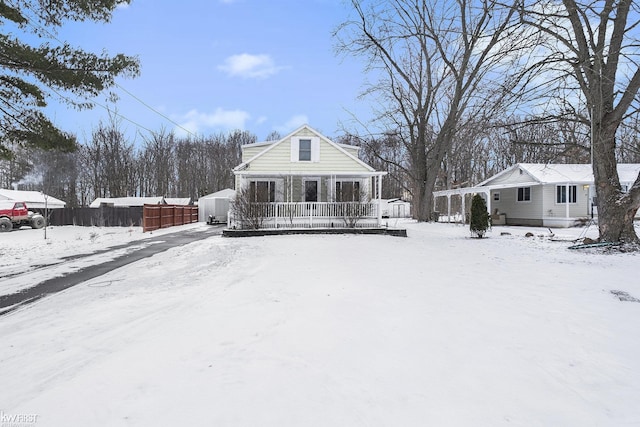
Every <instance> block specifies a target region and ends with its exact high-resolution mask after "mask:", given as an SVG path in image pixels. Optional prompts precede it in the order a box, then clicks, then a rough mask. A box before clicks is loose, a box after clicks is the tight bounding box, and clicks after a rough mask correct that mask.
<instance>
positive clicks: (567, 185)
mask: <svg viewBox="0 0 640 427" xmlns="http://www.w3.org/2000/svg"><path fill="white" fill-rule="evenodd" d="M564 191H565V196H566V197H565V200H564V201H565V212H564V217H565V218H567V219H569V184H565V185H564ZM576 192H577V190H576Z"/></svg>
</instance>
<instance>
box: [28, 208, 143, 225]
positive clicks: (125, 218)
mask: <svg viewBox="0 0 640 427" xmlns="http://www.w3.org/2000/svg"><path fill="white" fill-rule="evenodd" d="M29 210H31V211H34V212H38V213H40V214H42V215H43V216H45V215H46V216H47V223H48V224H50V225H56V226H60V225H79V226H85V227H94V226H95V227H129V226H138V227H139V226H142V206H133V207H126V208H116V207H109V206H103V207H100V208H89V207H82V208H62V209H48V210H47V211H46V212H45V210H44V209H29Z"/></svg>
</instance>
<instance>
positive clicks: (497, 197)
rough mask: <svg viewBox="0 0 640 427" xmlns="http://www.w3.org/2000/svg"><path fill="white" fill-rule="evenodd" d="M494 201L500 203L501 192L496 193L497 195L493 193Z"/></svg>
mask: <svg viewBox="0 0 640 427" xmlns="http://www.w3.org/2000/svg"><path fill="white" fill-rule="evenodd" d="M493 201H494V202H499V201H500V192H499V191H496V192H495V193H493Z"/></svg>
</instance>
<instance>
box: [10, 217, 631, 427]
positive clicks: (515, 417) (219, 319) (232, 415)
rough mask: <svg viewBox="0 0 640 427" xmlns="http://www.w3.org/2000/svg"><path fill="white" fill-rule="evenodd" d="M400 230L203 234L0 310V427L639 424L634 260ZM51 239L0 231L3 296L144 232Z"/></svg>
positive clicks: (452, 229)
mask: <svg viewBox="0 0 640 427" xmlns="http://www.w3.org/2000/svg"><path fill="white" fill-rule="evenodd" d="M402 225H404V226H406V227H407V228H408V234H409V237H408V238H396V237H388V236H358V235H345V236H340V235H325V236H323V235H317V236H271V237H257V238H239V239H231V238H222V237H212V238H210V239H206V240H202V241H199V242H196V243H192V244H190V245H187V246H182V247H178V248H174V249H171V250H169V251H167V252H164V253H161V254H158V255H155V256H153V257H151V258H147V259H145V260H144V261H140V262H136V263H134V264H130V265H128V266H126V267H123V268H120V269H118V270H116V271H113V272H111V273H109V274H107V275H104V276H102V277H99V278H96V279H93V280H91V281H89V282H86V283H84V284H81V285H78V286H75V287H73V288H70V289H67V290H66V291H64V292H62V293H59V294H56V295H54V296H51V297H47V298H44V299H42V300H39V301H38V302H37V303H34V304H32V305H30V306H27V307H25V308H21V309H19V310H17V311H14V312H12V313H10V314H7V315H4V316H1V317H0V342H1V343H2V345H1V346H0V384H1V386H0V412H1V413H0V416H1V417H3V418H2V419H0V426H1V425H2V423H3V422H4V423H7V421H6V420H8V419H9V418H7V417H12V416H13V417H15V416H18V415H24V416H26V415H32V416H37V419H36V422H35V423H31V422H30V423H28V424H23V425H30V426H37V427H41V426H76V425H77V426H80V425H83V426H84V425H91V426H103V425H109V426H129V425H132V426H170V425H171V426H173V425H191V426H200V425H215V426H258V425H259V426H425V425H429V426H431V425H433V426H440V425H446V426H500V425H505V426H506V425H508V426H632V425H640V405H638V401H639V400H640V340H639V339H638V338H640V333H639V332H638V325H639V324H640V303H638V302H632V301H621V300H620V299H619V298H617V297H616V295H614V294H612V293H611V291H623V292H627V293H628V294H629V295H630V296H631V297H636V298H640V280H638V276H639V273H640V263H639V262H638V261H640V255H638V254H602V253H598V252H589V251H580V252H576V251H569V250H568V249H567V247H568V246H569V245H570V243H568V242H557V241H552V240H551V239H549V236H548V235H549V231H548V230H547V229H529V228H518V227H513V228H509V227H495V228H494V229H493V231H492V232H491V233H489V238H488V239H482V240H478V239H470V238H469V233H468V230H467V228H466V227H463V226H456V225H449V224H416V223H413V222H406V223H404V224H402ZM185 227H193V228H198V227H206V226H205V225H202V224H198V225H191V226H185ZM168 231H175V230H174V229H172V230H165V231H163V233H166V232H168ZM527 231H533V232H534V234H535V235H536V236H535V237H532V238H525V237H524V234H525V233H526V232H527ZM583 231H584V230H583V229H570V230H556V233H558V235H557V236H555V237H556V238H561V239H567V240H570V239H572V238H575V237H578V236H579V235H581V234H582V233H583ZM48 232H49V236H48V237H49V238H48V239H47V241H45V240H44V239H43V234H42V230H37V231H36V230H20V231H17V232H12V233H4V234H1V235H0V247H1V249H0V257H1V259H2V261H3V262H2V264H0V276H5V277H4V278H1V279H0V289H3V288H11V286H12V285H11V280H12V278H13V277H17V276H11V277H7V274H9V275H10V274H14V273H15V271H17V270H18V269H20V268H25V267H27V266H33V265H36V264H55V263H57V262H58V261H59V260H60V259H61V257H63V256H70V255H72V254H73V253H77V252H94V251H97V250H99V249H101V248H104V247H108V246H113V245H118V244H121V243H125V242H127V241H132V240H139V242H138V243H136V244H140V245H143V244H145V238H146V235H144V234H143V233H142V232H141V230H140V229H139V228H132V229H127V228H124V229H118V228H113V229H108V228H107V229H91V228H80V227H57V228H53V229H49V230H48ZM502 232H509V233H511V234H510V235H501V233H502ZM588 234H589V235H590V236H592V237H594V236H595V235H596V234H597V232H596V230H588ZM105 256H106V255H104V254H102V255H99V256H97V257H96V258H94V259H93V261H91V262H100V261H101V260H102V259H103V258H102V257H105ZM67 262H71V261H64V262H62V263H61V264H57V265H56V266H55V268H58V267H59V266H61V265H64V264H65V263H67ZM52 268H53V270H52V269H51V268H40V269H38V271H40V272H41V273H39V276H38V277H40V278H44V277H46V275H47V274H49V273H47V271H49V272H50V271H54V270H55V268H54V267H52ZM0 293H6V291H3V292H0ZM32 419H33V418H31V420H32Z"/></svg>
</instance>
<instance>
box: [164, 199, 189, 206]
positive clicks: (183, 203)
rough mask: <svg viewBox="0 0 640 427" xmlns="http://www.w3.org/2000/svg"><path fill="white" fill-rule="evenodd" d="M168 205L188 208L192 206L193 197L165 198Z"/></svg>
mask: <svg viewBox="0 0 640 427" xmlns="http://www.w3.org/2000/svg"><path fill="white" fill-rule="evenodd" d="M164 201H165V202H167V204H168V205H178V206H187V205H190V204H191V197H165V198H164Z"/></svg>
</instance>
